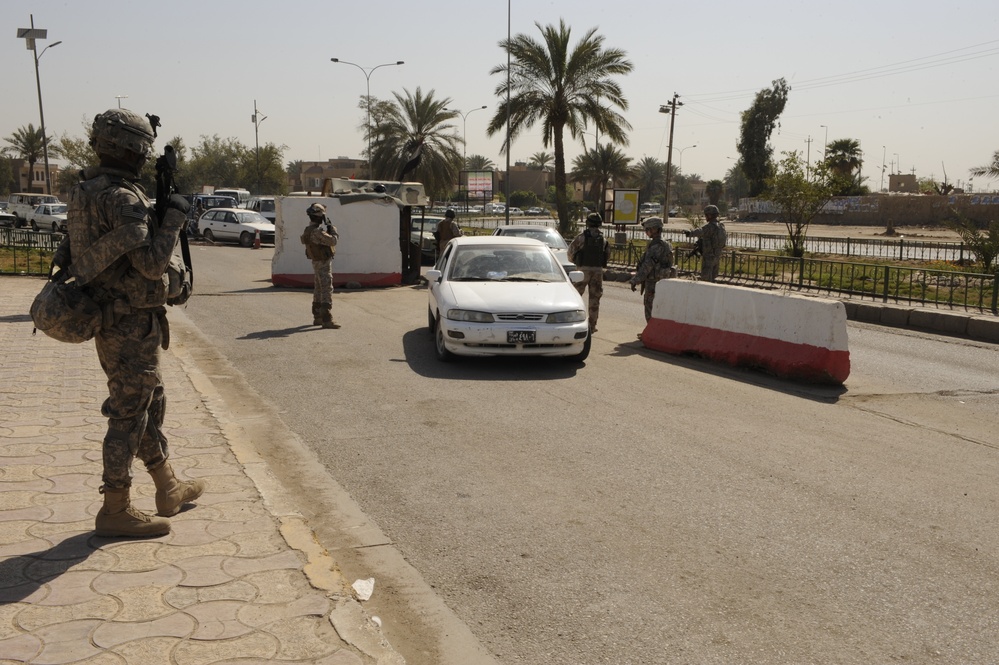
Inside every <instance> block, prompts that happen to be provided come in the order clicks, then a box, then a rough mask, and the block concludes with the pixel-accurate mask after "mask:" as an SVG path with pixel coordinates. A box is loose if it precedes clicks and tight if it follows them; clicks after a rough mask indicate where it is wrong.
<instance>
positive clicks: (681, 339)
mask: <svg viewBox="0 0 999 665" xmlns="http://www.w3.org/2000/svg"><path fill="white" fill-rule="evenodd" d="M642 343H643V344H644V345H645V346H647V347H648V348H650V349H655V350H657V351H665V352H666V353H674V354H680V353H693V354H697V355H700V356H704V357H707V358H711V359H712V360H716V361H719V362H724V363H727V364H729V365H734V366H737V367H757V368H760V369H763V370H765V371H768V372H770V373H772V374H775V375H777V376H780V377H784V378H789V379H796V380H802V381H810V382H816V383H835V384H842V383H843V382H844V381H846V377H847V376H849V374H850V351H849V348H848V346H847V334H846V307H845V306H844V305H843V303H841V302H839V301H836V300H827V299H824V298H805V297H803V296H797V295H791V294H782V293H774V292H771V291H760V290H757V289H749V288H745V287H741V286H729V285H726V284H711V283H707V282H692V281H688V280H681V279H664V280H662V281H660V282H659V283H658V284H656V297H655V301H654V302H653V306H652V318H651V319H650V320H649V322H648V324H647V325H646V327H645V331H644V332H643V333H642Z"/></svg>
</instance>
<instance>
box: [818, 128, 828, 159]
mask: <svg viewBox="0 0 999 665" xmlns="http://www.w3.org/2000/svg"><path fill="white" fill-rule="evenodd" d="M819 127H825V130H826V142H825V143H823V144H822V161H823V162H824V161H826V151H827V150H829V127H827V126H826V125H819Z"/></svg>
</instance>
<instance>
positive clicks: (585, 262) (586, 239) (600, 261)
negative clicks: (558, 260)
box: [576, 229, 607, 268]
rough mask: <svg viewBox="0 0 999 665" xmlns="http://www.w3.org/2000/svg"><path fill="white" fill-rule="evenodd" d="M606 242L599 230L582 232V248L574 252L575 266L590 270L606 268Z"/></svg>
mask: <svg viewBox="0 0 999 665" xmlns="http://www.w3.org/2000/svg"><path fill="white" fill-rule="evenodd" d="M605 243H606V241H605V240H604V234H603V233H601V232H600V230H599V229H586V230H585V231H583V246H582V247H581V248H580V249H579V251H578V252H576V265H578V266H588V267H592V268H606V267H607V253H606V252H605V251H604V246H605Z"/></svg>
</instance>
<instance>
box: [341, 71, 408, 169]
mask: <svg viewBox="0 0 999 665" xmlns="http://www.w3.org/2000/svg"><path fill="white" fill-rule="evenodd" d="M330 62H339V63H341V64H344V65H353V66H355V67H357V68H358V69H360V70H361V71H362V72H363V73H364V79H365V80H366V81H367V86H368V88H367V90H368V93H367V97H366V99H367V107H368V113H367V115H368V120H367V122H366V123H365V124H366V125H367V128H368V179H371V177H372V174H373V171H372V169H371V75H372V74H373V73H374V71H375V70H376V69H378V68H379V67H391V66H394V65H404V64H406V63H405V62H403V61H402V60H397V61H396V62H386V63H383V64H380V65H375V66H374V67H371V68H370V69H365V68H364V67H361V66H360V65H359V64H357V63H356V62H347V61H346V60H340V59H339V58H330Z"/></svg>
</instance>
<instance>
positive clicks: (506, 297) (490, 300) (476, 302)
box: [444, 282, 586, 314]
mask: <svg viewBox="0 0 999 665" xmlns="http://www.w3.org/2000/svg"><path fill="white" fill-rule="evenodd" d="M444 289H445V291H446V292H447V296H448V298H447V300H448V301H450V302H449V303H448V304H449V306H450V305H452V304H453V305H454V306H456V307H459V308H461V309H474V310H479V311H488V312H539V313H545V314H547V313H550V312H565V311H568V310H573V309H586V308H585V307H583V299H582V298H581V297H580V296H579V294H578V293H577V292H576V289H575V288H574V287H573V286H572V285H571V284H569V283H568V282H555V283H545V282H447V283H446V285H445V286H444Z"/></svg>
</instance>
